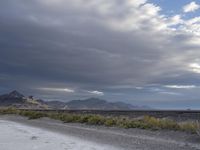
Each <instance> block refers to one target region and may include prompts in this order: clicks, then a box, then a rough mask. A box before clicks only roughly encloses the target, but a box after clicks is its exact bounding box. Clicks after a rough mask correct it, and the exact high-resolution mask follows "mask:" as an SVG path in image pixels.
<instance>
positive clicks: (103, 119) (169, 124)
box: [0, 108, 200, 135]
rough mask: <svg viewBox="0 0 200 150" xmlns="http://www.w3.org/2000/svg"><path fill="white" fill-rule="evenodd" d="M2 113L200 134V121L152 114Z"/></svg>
mask: <svg viewBox="0 0 200 150" xmlns="http://www.w3.org/2000/svg"><path fill="white" fill-rule="evenodd" d="M0 114H1V115H4V114H16V115H21V116H25V117H28V118H29V119H38V118H42V117H48V118H51V119H55V120H60V121H62V122H64V123H85V124H89V125H103V126H108V127H121V128H140V129H149V130H161V129H165V130H175V131H185V132H189V133H195V134H198V135H200V123H199V122H197V121H196V122H195V121H193V122H192V121H190V122H176V121H174V120H170V119H160V118H155V117H152V116H144V117H142V118H140V119H134V118H129V117H120V116H119V117H111V116H102V115H93V114H72V113H64V112H63V113H59V112H42V111H31V110H18V109H14V108H8V109H0Z"/></svg>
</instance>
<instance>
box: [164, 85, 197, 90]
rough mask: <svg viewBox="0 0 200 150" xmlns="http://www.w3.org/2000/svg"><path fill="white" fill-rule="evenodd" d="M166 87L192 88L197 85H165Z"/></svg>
mask: <svg viewBox="0 0 200 150" xmlns="http://www.w3.org/2000/svg"><path fill="white" fill-rule="evenodd" d="M164 87H166V88H172V89H193V88H196V87H197V86H195V85H165V86H164Z"/></svg>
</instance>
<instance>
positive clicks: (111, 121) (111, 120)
mask: <svg viewBox="0 0 200 150" xmlns="http://www.w3.org/2000/svg"><path fill="white" fill-rule="evenodd" d="M116 124H117V121H116V119H115V118H107V119H106V121H105V122H104V125H105V126H109V127H111V126H115V125H116Z"/></svg>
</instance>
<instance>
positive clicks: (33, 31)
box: [0, 0, 200, 101]
mask: <svg viewBox="0 0 200 150" xmlns="http://www.w3.org/2000/svg"><path fill="white" fill-rule="evenodd" d="M108 8H109V9H108ZM110 8H112V11H111V9H110ZM140 15H143V17H140ZM133 16H134V17H133ZM127 18H130V19H127ZM141 18H142V19H141ZM165 20H166V19H164V18H162V17H161V15H160V14H159V8H158V7H157V6H155V5H153V4H149V3H145V1H137V0H135V1H124V2H123V3H122V2H120V1H110V2H106V1H104V0H98V1H95V2H92V1H88V2H85V3H84V5H83V1H81V0H74V1H72V0H69V1H67V2H66V1H62V0H59V1H55V0H50V1H46V0H41V1H25V0H16V1H11V0H3V1H1V2H0V33H1V34H0V46H1V47H0V83H1V85H0V86H1V87H0V88H2V89H4V90H5V91H6V90H10V89H14V88H16V89H20V90H21V91H25V92H27V93H28V94H30V93H31V94H32V93H33V94H35V95H38V96H41V97H42V96H43V97H44V98H45V99H65V98H64V97H67V98H68V99H70V98H83V97H88V96H95V93H96V94H97V95H96V96H98V92H104V97H105V98H108V99H111V100H114V99H118V100H120V99H122V98H123V99H124V100H130V101H131V100H134V99H141V100H142V99H144V100H147V99H148V97H149V96H150V98H149V99H150V100H153V99H155V98H156V99H160V98H161V97H162V94H163V93H164V92H165V94H167V92H168V94H169V97H170V96H172V95H170V92H171V91H167V89H165V91H162V92H160V93H159V91H154V92H152V91H151V88H152V87H151V88H150V87H148V86H147V85H148V84H158V85H159V86H157V87H156V86H155V87H154V88H162V85H165V84H176V85H178V84H194V83H195V81H197V80H198V81H199V77H198V75H194V74H193V73H192V71H191V70H190V67H189V64H190V63H194V59H195V60H196V58H197V57H198V56H199V55H200V54H199V52H197V48H199V45H194V44H191V43H187V42H186V41H188V39H192V38H193V36H188V35H187V34H184V33H182V32H180V33H179V32H173V31H172V30H171V29H170V28H168V27H166V29H163V30H158V29H157V28H159V27H162V26H163V25H165V23H164V22H165ZM178 43H179V44H178ZM197 63H198V60H197ZM188 78H189V79H188ZM183 80H184V81H183ZM137 86H141V87H145V88H141V89H137V88H136V89H135V87H137ZM47 87H50V88H52V89H56V88H61V89H62V88H69V89H73V90H74V92H73V93H63V92H58V90H57V91H56V90H55V93H53V92H52V91H45V90H41V88H47ZM122 87H128V88H122ZM147 87H148V88H147ZM91 91H96V92H91ZM92 93H94V95H91V94H92ZM120 93H121V94H122V97H120V96H118V94H120ZM152 93H153V94H152ZM178 93H181V92H180V91H179V92H178ZM45 94H46V95H45ZM171 94H173V93H172V92H171ZM58 95H59V96H58ZM125 95H126V96H125ZM99 96H100V95H99ZM101 96H102V95H101ZM179 96H180V95H173V98H174V99H178V98H177V97H179ZM147 101H148V100H147Z"/></svg>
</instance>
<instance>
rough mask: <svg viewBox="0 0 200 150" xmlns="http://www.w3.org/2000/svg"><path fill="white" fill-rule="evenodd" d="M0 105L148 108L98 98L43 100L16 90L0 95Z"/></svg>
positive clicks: (103, 108)
mask: <svg viewBox="0 0 200 150" xmlns="http://www.w3.org/2000/svg"><path fill="white" fill-rule="evenodd" d="M0 107H16V108H22V109H69V110H70V109H81V110H83V109H85V110H86V109H87V110H134V109H150V108H149V107H146V106H133V105H131V104H127V103H123V102H108V101H106V100H102V99H99V98H89V99H85V100H72V101H69V102H62V101H44V100H40V99H35V98H34V97H33V96H29V97H25V96H24V95H23V94H21V93H19V92H18V91H16V90H15V91H12V92H10V93H8V94H4V95H0Z"/></svg>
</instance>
